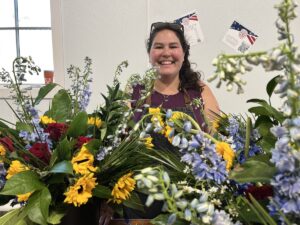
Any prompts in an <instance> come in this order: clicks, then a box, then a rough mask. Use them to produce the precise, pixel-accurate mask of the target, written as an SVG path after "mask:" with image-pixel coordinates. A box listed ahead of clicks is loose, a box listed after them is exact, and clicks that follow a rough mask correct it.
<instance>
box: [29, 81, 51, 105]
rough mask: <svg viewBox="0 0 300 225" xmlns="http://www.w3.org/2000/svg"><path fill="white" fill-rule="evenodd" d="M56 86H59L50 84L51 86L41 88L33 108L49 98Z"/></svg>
mask: <svg viewBox="0 0 300 225" xmlns="http://www.w3.org/2000/svg"><path fill="white" fill-rule="evenodd" d="M56 86H57V84H55V83H50V84H47V85H46V86H43V87H41V88H40V90H39V93H38V95H37V97H36V99H35V101H34V103H33V106H35V105H38V104H39V103H40V102H41V101H42V100H43V99H44V98H45V97H46V96H47V94H48V93H49V92H50V91H52V90H53V89H54V88H55V87H56Z"/></svg>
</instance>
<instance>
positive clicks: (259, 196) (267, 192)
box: [246, 185, 273, 200]
mask: <svg viewBox="0 0 300 225" xmlns="http://www.w3.org/2000/svg"><path fill="white" fill-rule="evenodd" d="M250 194H251V195H252V196H253V197H254V198H255V199H256V200H264V199H266V198H268V197H272V196H273V188H272V186H271V185H263V186H260V187H257V186H255V185H252V186H250V187H248V189H247V190H246V196H247V198H248V199H250V198H249V195H250Z"/></svg>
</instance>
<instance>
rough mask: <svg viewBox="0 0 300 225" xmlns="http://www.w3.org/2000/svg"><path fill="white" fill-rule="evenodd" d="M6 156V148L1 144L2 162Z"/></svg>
mask: <svg viewBox="0 0 300 225" xmlns="http://www.w3.org/2000/svg"><path fill="white" fill-rule="evenodd" d="M5 154H6V149H5V147H4V146H3V145H2V144H0V162H2V158H3V157H4V156H5Z"/></svg>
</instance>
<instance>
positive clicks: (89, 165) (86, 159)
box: [71, 145, 97, 175]
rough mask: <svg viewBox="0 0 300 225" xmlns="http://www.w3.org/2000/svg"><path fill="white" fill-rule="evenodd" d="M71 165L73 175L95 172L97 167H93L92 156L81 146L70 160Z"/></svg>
mask: <svg viewBox="0 0 300 225" xmlns="http://www.w3.org/2000/svg"><path fill="white" fill-rule="evenodd" d="M71 162H72V165H73V169H74V171H75V173H77V174H78V173H79V174H82V175H83V174H88V173H91V172H95V171H96V170H97V167H94V166H93V163H94V156H93V155H92V154H91V153H90V152H89V150H88V149H87V148H86V147H85V145H83V146H82V147H81V149H80V151H79V152H78V153H77V155H76V156H74V157H73V158H72V161H71Z"/></svg>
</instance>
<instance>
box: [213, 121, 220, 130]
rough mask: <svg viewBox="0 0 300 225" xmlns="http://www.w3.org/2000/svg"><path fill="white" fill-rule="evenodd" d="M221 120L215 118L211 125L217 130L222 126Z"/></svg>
mask: <svg viewBox="0 0 300 225" xmlns="http://www.w3.org/2000/svg"><path fill="white" fill-rule="evenodd" d="M219 122H220V121H219V120H218V119H215V120H214V121H213V122H212V124H211V126H212V127H213V128H214V129H215V130H217V129H218V128H219V127H220V125H219Z"/></svg>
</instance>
